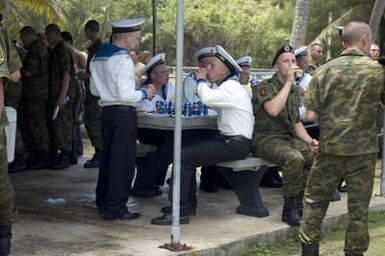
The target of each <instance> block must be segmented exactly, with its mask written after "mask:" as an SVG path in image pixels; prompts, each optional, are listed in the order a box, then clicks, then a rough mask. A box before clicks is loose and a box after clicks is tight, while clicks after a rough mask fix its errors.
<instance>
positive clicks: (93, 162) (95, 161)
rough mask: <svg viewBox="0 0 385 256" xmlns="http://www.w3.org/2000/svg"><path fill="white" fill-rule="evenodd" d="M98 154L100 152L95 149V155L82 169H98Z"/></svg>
mask: <svg viewBox="0 0 385 256" xmlns="http://www.w3.org/2000/svg"><path fill="white" fill-rule="evenodd" d="M100 153H101V150H100V149H96V151H95V154H94V155H93V156H92V158H91V159H90V160H87V161H86V162H85V163H84V166H83V167H84V168H87V169H88V168H98V167H99V165H100Z"/></svg>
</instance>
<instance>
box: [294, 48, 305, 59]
mask: <svg viewBox="0 0 385 256" xmlns="http://www.w3.org/2000/svg"><path fill="white" fill-rule="evenodd" d="M294 54H295V57H296V58H299V57H303V56H306V55H307V46H302V47H301V48H298V49H296V50H295V51H294Z"/></svg>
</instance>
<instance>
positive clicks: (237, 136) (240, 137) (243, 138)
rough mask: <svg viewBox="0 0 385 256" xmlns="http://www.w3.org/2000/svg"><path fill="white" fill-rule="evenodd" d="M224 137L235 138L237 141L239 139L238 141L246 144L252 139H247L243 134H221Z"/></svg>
mask: <svg viewBox="0 0 385 256" xmlns="http://www.w3.org/2000/svg"><path fill="white" fill-rule="evenodd" d="M220 136H221V138H222V139H225V140H226V139H228V140H235V141H238V142H241V143H244V144H247V145H249V144H250V142H251V140H249V139H246V138H245V137H243V136H241V135H236V136H226V135H222V134H221V135H220Z"/></svg>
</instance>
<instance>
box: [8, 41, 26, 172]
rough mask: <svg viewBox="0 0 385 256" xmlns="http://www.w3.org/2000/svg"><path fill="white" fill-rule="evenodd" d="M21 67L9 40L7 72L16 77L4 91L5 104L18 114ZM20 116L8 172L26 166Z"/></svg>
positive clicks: (13, 45) (12, 44)
mask: <svg viewBox="0 0 385 256" xmlns="http://www.w3.org/2000/svg"><path fill="white" fill-rule="evenodd" d="M21 67H22V62H21V59H20V56H19V53H18V51H17V50H16V47H15V44H14V43H13V42H9V66H8V69H9V73H10V76H17V77H18V79H17V81H16V82H13V81H10V82H9V85H8V86H7V90H6V91H5V105H6V106H8V107H12V108H14V109H15V110H16V111H17V113H18V115H19V116H21V115H20V107H19V106H20V100H21V91H22V88H21V80H20V76H21V75H20V68H21ZM21 120H22V118H20V117H19V118H18V119H17V128H16V145H15V157H14V160H13V162H12V163H11V164H9V166H8V172H18V171H22V170H24V169H25V168H26V166H25V162H24V160H25V153H26V152H25V147H24V143H23V139H22V134H21V132H20V124H21V122H22V121H21Z"/></svg>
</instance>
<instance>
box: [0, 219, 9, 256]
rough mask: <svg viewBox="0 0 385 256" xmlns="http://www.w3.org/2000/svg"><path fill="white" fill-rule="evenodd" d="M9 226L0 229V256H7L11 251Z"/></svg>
mask: <svg viewBox="0 0 385 256" xmlns="http://www.w3.org/2000/svg"><path fill="white" fill-rule="evenodd" d="M11 238H12V229H11V226H8V227H5V228H0V256H7V255H9V254H10V251H11Z"/></svg>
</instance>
